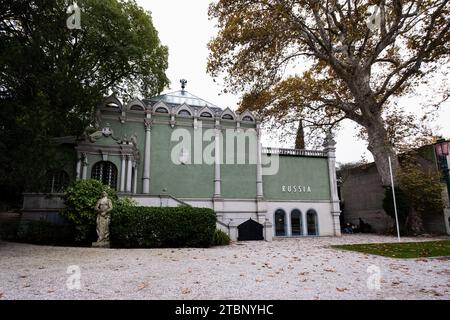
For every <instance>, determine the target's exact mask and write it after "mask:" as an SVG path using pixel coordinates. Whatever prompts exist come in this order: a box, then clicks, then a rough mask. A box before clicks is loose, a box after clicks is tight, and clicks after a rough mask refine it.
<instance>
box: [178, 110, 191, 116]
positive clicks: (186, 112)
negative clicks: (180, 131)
mask: <svg viewBox="0 0 450 320" xmlns="http://www.w3.org/2000/svg"><path fill="white" fill-rule="evenodd" d="M178 115H179V116H183V117H190V116H191V113H190V112H189V111H188V110H180V112H178Z"/></svg>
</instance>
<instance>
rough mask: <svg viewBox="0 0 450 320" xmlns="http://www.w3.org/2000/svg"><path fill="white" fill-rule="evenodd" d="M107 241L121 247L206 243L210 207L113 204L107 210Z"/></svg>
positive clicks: (212, 223) (212, 216) (208, 240)
mask: <svg viewBox="0 0 450 320" xmlns="http://www.w3.org/2000/svg"><path fill="white" fill-rule="evenodd" d="M110 228H111V229H110V231H111V244H112V245H113V246H114V247H122V248H161V247H209V246H210V245H211V243H212V240H213V237H214V231H215V228H216V216H215V214H214V211H212V210H211V209H205V208H193V207H189V206H179V207H175V208H171V207H163V208H159V207H133V206H128V205H125V206H117V207H115V208H114V209H113V211H112V212H111V225H110Z"/></svg>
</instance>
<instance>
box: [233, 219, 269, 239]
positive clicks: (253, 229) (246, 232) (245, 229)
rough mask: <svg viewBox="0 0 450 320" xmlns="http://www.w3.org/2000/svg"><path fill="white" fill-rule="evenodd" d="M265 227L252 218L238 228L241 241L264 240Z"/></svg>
mask: <svg viewBox="0 0 450 320" xmlns="http://www.w3.org/2000/svg"><path fill="white" fill-rule="evenodd" d="M263 228H264V227H263V226H262V225H261V224H260V223H258V222H256V221H254V220H252V219H251V218H250V219H249V220H247V221H245V222H244V223H242V224H240V225H239V226H238V240H239V241H254V240H255V241H256V240H264V237H263Z"/></svg>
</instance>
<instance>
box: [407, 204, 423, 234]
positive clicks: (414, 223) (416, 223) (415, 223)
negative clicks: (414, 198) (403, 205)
mask: <svg viewBox="0 0 450 320" xmlns="http://www.w3.org/2000/svg"><path fill="white" fill-rule="evenodd" d="M406 227H407V228H408V230H410V231H411V232H412V233H413V234H414V235H419V234H423V233H424V232H425V228H424V226H423V219H422V215H421V214H420V212H417V210H415V209H414V208H411V210H410V212H409V214H408V218H407V219H406Z"/></svg>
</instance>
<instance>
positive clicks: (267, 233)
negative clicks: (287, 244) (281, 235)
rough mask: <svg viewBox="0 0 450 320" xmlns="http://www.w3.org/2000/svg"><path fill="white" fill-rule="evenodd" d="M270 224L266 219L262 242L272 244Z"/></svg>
mask: <svg viewBox="0 0 450 320" xmlns="http://www.w3.org/2000/svg"><path fill="white" fill-rule="evenodd" d="M272 226H273V225H272V223H271V222H270V221H269V219H266V221H265V222H264V240H266V241H268V242H272V238H273V230H272Z"/></svg>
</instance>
